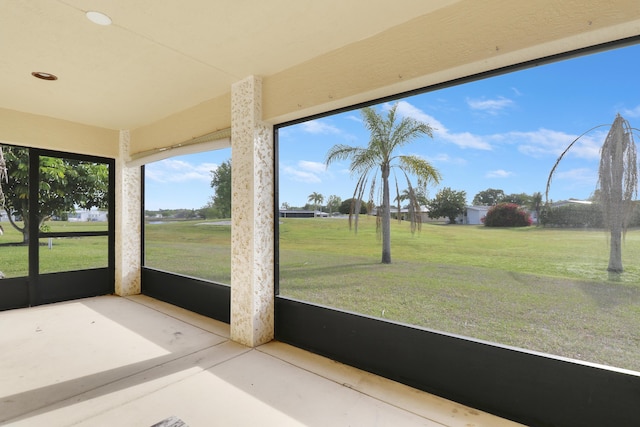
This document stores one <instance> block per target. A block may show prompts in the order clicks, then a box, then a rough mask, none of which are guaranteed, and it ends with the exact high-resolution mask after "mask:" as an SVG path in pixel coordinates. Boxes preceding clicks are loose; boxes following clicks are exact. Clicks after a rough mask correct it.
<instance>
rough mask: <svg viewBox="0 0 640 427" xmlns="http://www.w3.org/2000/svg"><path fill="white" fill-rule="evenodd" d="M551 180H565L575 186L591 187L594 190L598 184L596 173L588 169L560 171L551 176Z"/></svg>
mask: <svg viewBox="0 0 640 427" xmlns="http://www.w3.org/2000/svg"><path fill="white" fill-rule="evenodd" d="M553 180H554V181H555V180H558V181H560V180H566V181H569V182H571V183H572V184H576V185H586V184H588V185H592V186H594V188H595V185H596V183H597V182H598V171H597V170H595V169H589V168H577V169H571V170H568V171H560V172H558V173H556V174H554V175H553Z"/></svg>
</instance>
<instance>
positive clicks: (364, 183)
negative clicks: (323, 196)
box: [325, 104, 440, 264]
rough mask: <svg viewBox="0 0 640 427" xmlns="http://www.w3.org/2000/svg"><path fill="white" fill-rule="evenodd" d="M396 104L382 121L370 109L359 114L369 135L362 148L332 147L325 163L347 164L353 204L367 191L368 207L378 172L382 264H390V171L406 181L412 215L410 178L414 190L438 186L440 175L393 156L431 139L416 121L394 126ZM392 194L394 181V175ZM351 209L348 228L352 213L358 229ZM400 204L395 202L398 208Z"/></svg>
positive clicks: (417, 160)
mask: <svg viewBox="0 0 640 427" xmlns="http://www.w3.org/2000/svg"><path fill="white" fill-rule="evenodd" d="M397 108H398V104H394V105H393V106H392V107H391V108H390V109H389V112H388V113H387V116H386V117H382V116H381V115H379V114H378V113H377V112H376V111H375V110H374V109H373V108H371V107H366V108H363V109H362V110H361V113H362V117H363V119H364V124H365V127H366V128H367V130H368V131H369V133H370V139H369V143H368V145H367V146H366V147H351V146H348V145H343V144H338V145H334V146H333V147H332V148H331V149H330V150H329V152H328V153H327V157H326V160H325V163H326V165H327V166H329V165H330V164H331V163H333V162H335V161H337V160H347V159H348V160H350V161H351V165H350V166H349V170H350V172H351V174H352V175H353V174H355V175H358V182H357V184H356V188H355V190H354V192H353V198H354V200H358V201H359V200H361V199H362V197H363V195H364V192H365V191H366V189H367V188H368V189H369V197H370V203H373V200H372V199H373V195H374V194H375V189H376V184H377V183H378V182H379V181H378V172H379V173H380V178H381V179H382V201H381V203H379V208H378V212H377V225H378V230H379V231H380V230H381V234H382V263H383V264H390V263H391V211H390V202H389V200H390V196H389V177H390V175H391V171H392V170H393V169H396V170H398V171H399V172H400V175H401V176H404V177H405V179H406V181H407V187H408V192H409V201H410V205H411V206H412V207H413V210H414V211H415V212H419V204H418V199H417V195H418V191H416V190H417V189H416V188H414V187H413V186H412V185H411V180H410V175H415V176H417V178H418V188H425V187H426V185H427V183H428V182H430V181H433V182H435V183H438V182H440V173H439V172H438V171H437V170H436V169H435V168H434V167H433V166H431V164H430V163H429V162H427V161H426V160H424V159H422V158H420V157H417V156H412V155H397V154H394V152H395V151H396V150H397V149H398V148H400V147H402V146H404V145H406V144H408V143H410V142H412V141H413V140H415V139H417V138H419V137H421V136H423V135H427V136H432V132H431V127H430V126H429V125H428V124H426V123H423V122H421V121H419V120H416V119H413V118H410V117H404V118H402V120H400V121H399V122H396V120H397V119H398V115H397V113H396V110H397ZM394 180H395V187H396V193H399V190H398V179H397V176H396V175H395V174H394ZM356 205H357V206H355V209H354V208H353V207H352V209H351V212H350V215H349V224H350V225H351V218H352V215H353V214H354V213H355V229H356V232H357V228H358V214H359V212H360V206H359V203H356ZM399 205H400V201H399V199H398V208H399ZM419 219H420V218H419V216H416V215H412V217H411V231H412V232H414V231H415V229H416V224H418V225H419Z"/></svg>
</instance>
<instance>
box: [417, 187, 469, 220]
mask: <svg viewBox="0 0 640 427" xmlns="http://www.w3.org/2000/svg"><path fill="white" fill-rule="evenodd" d="M466 205H467V193H466V192H465V191H456V190H452V189H451V188H449V187H445V188H443V189H442V190H440V191H438V194H436V197H434V199H433V200H431V201H430V202H429V203H428V204H427V207H428V208H429V214H428V215H429V218H442V217H445V218H449V223H450V224H455V222H456V218H457V217H458V215H461V214H463V213H464V208H465V206H466Z"/></svg>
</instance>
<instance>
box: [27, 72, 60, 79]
mask: <svg viewBox="0 0 640 427" xmlns="http://www.w3.org/2000/svg"><path fill="white" fill-rule="evenodd" d="M31 75H32V76H33V77H36V78H38V79H42V80H58V77H57V76H54V75H53V74H51V73H43V72H42V71H34V72H33V73H31Z"/></svg>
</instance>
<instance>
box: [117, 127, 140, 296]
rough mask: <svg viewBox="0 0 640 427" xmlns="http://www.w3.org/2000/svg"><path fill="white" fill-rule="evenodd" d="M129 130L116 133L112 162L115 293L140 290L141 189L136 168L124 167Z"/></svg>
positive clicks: (132, 293) (133, 292) (134, 292)
mask: <svg viewBox="0 0 640 427" xmlns="http://www.w3.org/2000/svg"><path fill="white" fill-rule="evenodd" d="M128 157H129V131H128V130H123V131H120V154H119V156H118V158H117V159H116V209H115V211H116V218H115V223H116V251H115V252H116V286H115V287H116V294H117V295H120V296H127V295H135V294H139V293H140V291H141V288H140V286H141V282H140V271H141V261H140V248H141V242H142V237H141V224H140V222H141V219H140V209H141V207H142V200H141V199H142V190H141V187H142V186H141V179H142V174H141V172H140V166H137V167H127V165H126V163H125V159H127V158H128Z"/></svg>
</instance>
